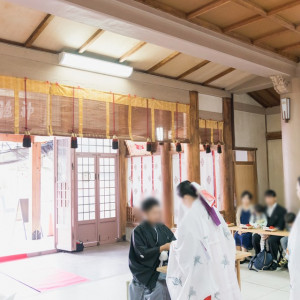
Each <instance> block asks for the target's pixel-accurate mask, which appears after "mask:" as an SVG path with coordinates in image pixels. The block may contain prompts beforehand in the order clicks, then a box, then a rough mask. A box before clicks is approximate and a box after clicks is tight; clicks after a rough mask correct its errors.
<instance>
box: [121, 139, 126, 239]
mask: <svg viewBox="0 0 300 300" xmlns="http://www.w3.org/2000/svg"><path fill="white" fill-rule="evenodd" d="M119 205H120V206H119V207H120V221H119V233H120V236H119V238H121V239H123V238H124V237H125V235H126V223H127V215H126V212H127V159H126V144H125V141H124V140H120V141H119Z"/></svg>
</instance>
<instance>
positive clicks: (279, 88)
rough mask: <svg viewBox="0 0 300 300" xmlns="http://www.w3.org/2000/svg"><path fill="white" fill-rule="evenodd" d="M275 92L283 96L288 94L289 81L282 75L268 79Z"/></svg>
mask: <svg viewBox="0 0 300 300" xmlns="http://www.w3.org/2000/svg"><path fill="white" fill-rule="evenodd" d="M270 78H271V80H272V83H273V86H274V89H275V91H276V92H277V93H278V94H285V93H288V92H290V86H291V85H290V81H289V80H288V79H287V78H286V77H284V76H282V75H273V76H271V77H270Z"/></svg>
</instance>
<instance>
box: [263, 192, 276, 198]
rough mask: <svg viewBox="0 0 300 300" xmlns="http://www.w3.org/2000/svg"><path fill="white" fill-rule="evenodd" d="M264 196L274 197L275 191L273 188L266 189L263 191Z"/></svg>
mask: <svg viewBox="0 0 300 300" xmlns="http://www.w3.org/2000/svg"><path fill="white" fill-rule="evenodd" d="M265 197H274V198H275V197H276V192H275V191H273V190H266V191H265Z"/></svg>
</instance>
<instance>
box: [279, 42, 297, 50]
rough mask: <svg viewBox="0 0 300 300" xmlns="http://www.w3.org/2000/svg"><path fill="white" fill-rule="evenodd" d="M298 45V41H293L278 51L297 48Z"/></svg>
mask: <svg viewBox="0 0 300 300" xmlns="http://www.w3.org/2000/svg"><path fill="white" fill-rule="evenodd" d="M299 47H300V42H298V43H294V44H290V45H288V46H285V47H282V48H279V51H288V50H293V49H297V48H299Z"/></svg>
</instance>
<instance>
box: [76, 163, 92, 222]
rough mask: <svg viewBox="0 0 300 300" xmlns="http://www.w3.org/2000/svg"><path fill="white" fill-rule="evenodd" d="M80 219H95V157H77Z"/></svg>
mask: <svg viewBox="0 0 300 300" xmlns="http://www.w3.org/2000/svg"><path fill="white" fill-rule="evenodd" d="M77 180H78V190H77V191H78V221H87V220H95V217H96V215H95V211H96V210H95V158H93V157H78V158H77Z"/></svg>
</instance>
